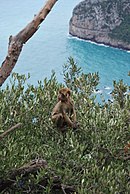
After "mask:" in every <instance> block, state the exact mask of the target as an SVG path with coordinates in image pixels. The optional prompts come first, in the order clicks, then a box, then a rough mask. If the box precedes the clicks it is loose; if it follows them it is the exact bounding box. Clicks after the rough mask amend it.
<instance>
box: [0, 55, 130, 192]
mask: <svg viewBox="0 0 130 194" xmlns="http://www.w3.org/2000/svg"><path fill="white" fill-rule="evenodd" d="M63 77H64V84H61V83H58V82H57V79H56V76H55V73H54V72H53V73H52V76H51V78H50V79H49V80H48V79H47V78H45V79H44V80H43V82H42V81H39V82H38V85H37V86H36V87H35V86H33V85H27V84H26V79H27V78H26V77H25V76H24V75H18V74H16V73H14V74H13V75H12V78H11V81H10V84H9V86H8V85H7V86H6V87H5V89H1V90H0V107H1V108H0V133H1V134H2V133H3V132H4V131H6V130H7V129H9V128H10V127H11V126H14V125H15V124H16V123H19V122H20V123H22V126H21V127H20V128H19V129H16V130H15V131H12V132H11V133H10V134H8V136H6V137H4V138H2V139H1V141H0V158H1V159H0V167H1V168H0V189H1V188H2V184H4V183H5V181H6V180H8V179H9V175H10V173H11V172H12V170H13V169H17V168H19V167H21V166H23V165H24V164H26V163H28V162H29V161H32V160H36V159H37V160H38V159H44V160H46V163H47V167H46V168H41V169H40V170H38V171H37V172H35V173H30V174H28V175H26V173H25V172H24V173H23V174H21V175H20V176H19V175H18V176H17V177H16V179H15V180H12V181H13V183H12V184H11V185H8V187H6V188H4V190H3V191H2V189H1V193H29V192H30V193H46V194H47V193H48V194H50V193H57V194H58V193H75V194H76V193H78V194H86V193H89V194H92V193H109V194H113V193H125V194H128V193H129V179H130V171H129V156H130V152H129V148H128V149H125V150H124V147H125V145H127V144H128V142H129V141H130V139H129V130H130V126H129V124H130V112H129V111H130V98H129V97H130V96H129V94H128V93H126V91H127V89H128V88H129V86H127V85H125V84H124V83H123V81H122V80H121V81H119V82H114V90H113V92H112V95H113V99H114V101H113V103H111V102H105V101H104V100H103V102H102V104H99V103H97V102H95V96H93V91H94V89H96V87H97V85H98V82H99V75H98V73H92V74H91V73H89V74H84V73H82V71H81V69H80V68H78V66H77V65H76V64H75V62H74V61H73V59H72V58H70V59H69V62H68V63H67V64H65V65H64V67H63ZM25 85H26V86H25ZM63 86H67V87H69V88H70V89H71V90H72V94H73V99H74V101H75V107H76V111H77V119H78V122H79V123H80V128H79V129H78V130H76V131H73V130H71V129H69V130H68V131H67V132H66V133H64V134H62V133H61V132H60V131H58V130H57V129H56V128H55V127H54V126H53V124H52V122H51V119H50V113H51V110H52V108H53V106H54V104H55V102H56V101H57V91H58V90H59V88H60V87H63ZM13 177H14V176H13ZM54 180H55V181H54ZM8 184H9V181H8ZM56 185H60V186H61V187H60V186H59V189H56V187H55V186H56ZM65 185H68V187H67V186H65Z"/></svg>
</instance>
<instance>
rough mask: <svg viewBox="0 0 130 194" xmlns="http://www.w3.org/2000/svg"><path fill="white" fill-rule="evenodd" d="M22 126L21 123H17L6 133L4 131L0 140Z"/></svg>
mask: <svg viewBox="0 0 130 194" xmlns="http://www.w3.org/2000/svg"><path fill="white" fill-rule="evenodd" d="M21 125H22V123H18V124H16V125H14V126H13V127H11V128H9V129H8V130H7V131H5V132H4V133H2V134H0V139H2V138H4V137H5V136H6V135H8V134H9V133H10V132H11V131H13V130H14V129H16V128H19V127H20V126H21Z"/></svg>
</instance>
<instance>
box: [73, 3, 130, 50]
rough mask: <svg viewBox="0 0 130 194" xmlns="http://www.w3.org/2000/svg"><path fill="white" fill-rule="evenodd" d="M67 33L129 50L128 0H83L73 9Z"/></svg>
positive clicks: (129, 20)
mask: <svg viewBox="0 0 130 194" xmlns="http://www.w3.org/2000/svg"><path fill="white" fill-rule="evenodd" d="M69 33H70V34H71V35H73V36H77V37H79V38H82V39H86V40H92V41H94V42H97V43H104V44H106V45H110V46H114V47H118V48H123V49H127V50H130V0H84V1H82V2H81V3H79V4H78V5H77V6H76V7H75V8H74V10H73V14H72V18H71V19H70V23H69Z"/></svg>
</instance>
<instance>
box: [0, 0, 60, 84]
mask: <svg viewBox="0 0 130 194" xmlns="http://www.w3.org/2000/svg"><path fill="white" fill-rule="evenodd" d="M57 1H58V0H47V2H46V4H45V6H44V7H43V8H42V9H41V11H40V12H39V13H38V14H37V15H36V16H35V17H34V19H33V20H32V21H31V22H30V23H29V24H28V25H27V26H26V27H25V28H24V29H22V30H21V31H20V32H19V33H18V34H17V35H16V36H10V38H9V45H8V54H7V56H6V58H5V60H4V61H3V63H2V66H1V68H0V86H2V84H3V83H4V82H5V80H6V79H7V78H8V76H9V75H10V73H11V71H12V69H13V68H14V66H15V64H16V62H17V60H18V57H19V55H20V53H21V51H22V47H23V44H25V43H26V42H27V41H28V40H29V39H30V38H31V37H32V36H33V34H34V33H35V32H36V31H37V30H38V28H39V27H40V24H41V23H42V22H43V21H44V20H45V18H46V16H47V15H48V13H49V12H50V11H51V9H52V7H53V6H54V4H55V3H56V2H57Z"/></svg>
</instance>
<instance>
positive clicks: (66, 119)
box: [62, 111, 73, 127]
mask: <svg viewBox="0 0 130 194" xmlns="http://www.w3.org/2000/svg"><path fill="white" fill-rule="evenodd" d="M62 115H63V118H64V121H65V122H66V123H67V124H68V125H69V126H71V127H73V122H72V121H71V119H70V118H69V117H68V115H67V114H66V113H65V112H64V111H63V112H62Z"/></svg>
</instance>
